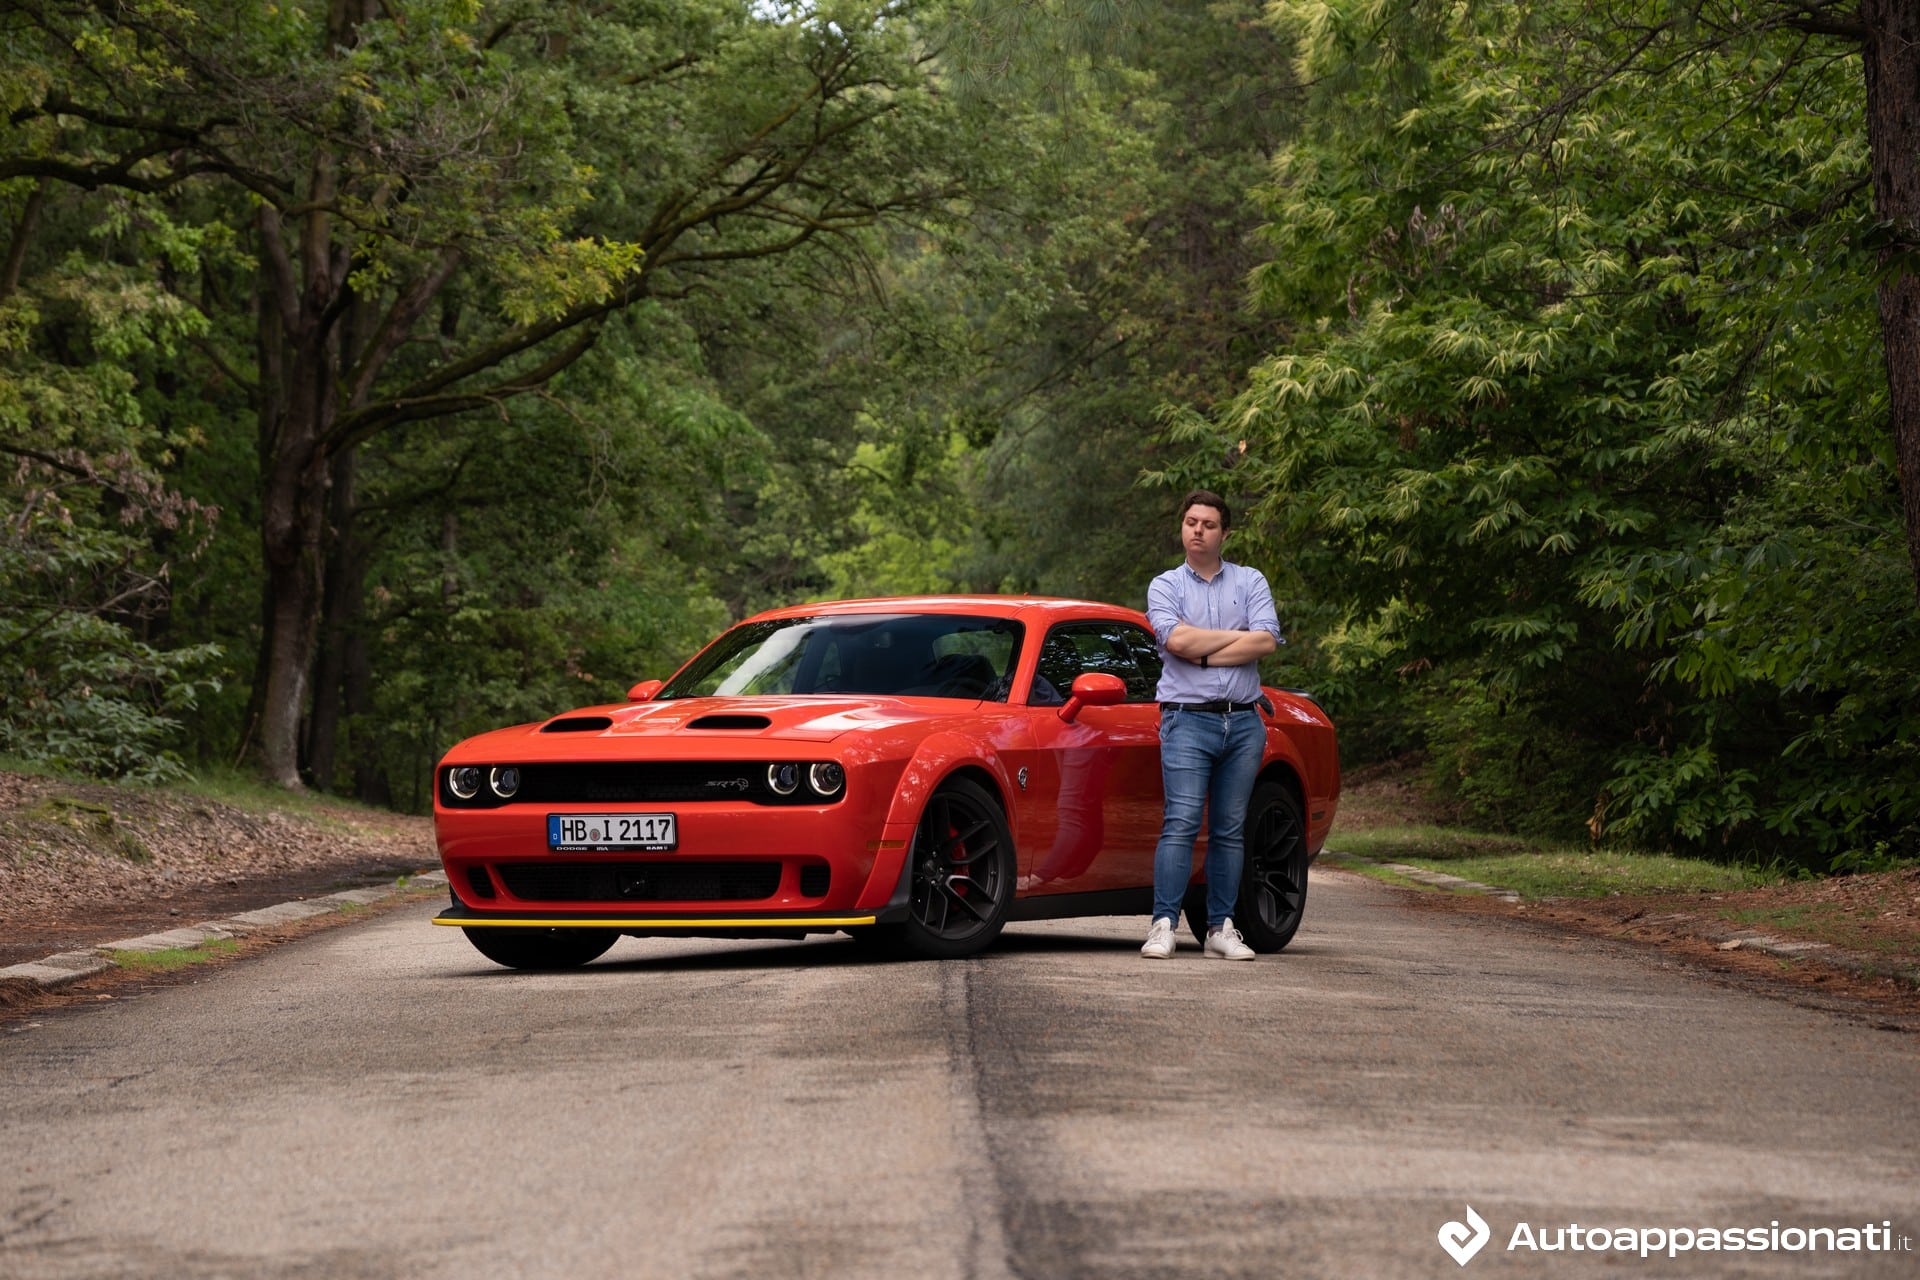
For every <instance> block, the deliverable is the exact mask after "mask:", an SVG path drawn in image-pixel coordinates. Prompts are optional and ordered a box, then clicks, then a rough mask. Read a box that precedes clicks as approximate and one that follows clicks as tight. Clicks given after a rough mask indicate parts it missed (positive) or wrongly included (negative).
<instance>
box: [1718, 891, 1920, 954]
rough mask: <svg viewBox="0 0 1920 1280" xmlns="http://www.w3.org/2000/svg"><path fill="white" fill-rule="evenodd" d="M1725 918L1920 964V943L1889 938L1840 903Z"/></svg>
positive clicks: (1737, 912)
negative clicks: (1919, 962)
mask: <svg viewBox="0 0 1920 1280" xmlns="http://www.w3.org/2000/svg"><path fill="white" fill-rule="evenodd" d="M1720 914H1721V916H1722V917H1724V918H1725V919H1727V920H1729V921H1731V922H1732V923H1734V924H1738V925H1744V926H1746V927H1747V928H1750V929H1760V930H1763V931H1778V932H1781V933H1791V934H1793V935H1795V936H1797V937H1801V938H1808V939H1811V940H1812V941H1814V942H1825V943H1828V944H1830V945H1832V946H1836V947H1845V948H1847V949H1849V950H1852V951H1864V952H1878V953H1880V954H1882V955H1888V956H1893V957H1895V958H1898V959H1901V960H1907V961H1920V939H1901V938H1892V937H1888V936H1886V935H1885V934H1884V933H1882V932H1880V931H1879V930H1877V929H1875V928H1873V927H1872V926H1873V923H1874V922H1873V921H1872V920H1871V919H1862V918H1861V917H1860V916H1859V914H1858V913H1857V912H1855V911H1850V910H1848V909H1847V908H1846V907H1845V906H1842V905H1841V904H1839V903H1837V902H1799V903H1787V904H1783V905H1781V906H1777V907H1747V908H1739V909H1734V910H1725V911H1722V912H1721V913H1720Z"/></svg>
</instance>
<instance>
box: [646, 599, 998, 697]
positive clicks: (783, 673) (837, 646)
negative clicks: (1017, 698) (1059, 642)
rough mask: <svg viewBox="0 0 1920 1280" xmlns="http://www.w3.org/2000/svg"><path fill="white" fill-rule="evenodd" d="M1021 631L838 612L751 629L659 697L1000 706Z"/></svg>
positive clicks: (704, 656) (729, 639)
mask: <svg viewBox="0 0 1920 1280" xmlns="http://www.w3.org/2000/svg"><path fill="white" fill-rule="evenodd" d="M1023 631H1024V628H1023V627H1022V626H1021V625H1020V624H1019V623H1017V622H1013V621H1010V620H1008V619H1006V618H980V617H971V616H968V615H965V614H939V613H901V614H873V613H863V614H839V615H835V616H832V617H821V618H782V619H779V620H777V621H769V622H748V623H743V624H741V625H740V626H737V627H735V628H734V629H733V630H731V631H729V632H727V633H726V634H725V635H723V636H721V637H720V638H719V639H718V640H716V641H714V642H713V643H712V644H711V645H709V646H707V648H706V649H704V650H702V651H701V653H700V656H699V657H697V658H695V659H694V660H693V661H692V662H691V663H689V664H688V665H687V668H686V670H684V671H682V672H681V673H680V674H679V675H677V676H675V677H674V678H673V679H672V680H670V681H669V682H668V683H667V685H666V687H664V688H663V689H661V690H660V692H659V693H658V694H656V695H654V696H655V697H656V698H706V697H749V696H752V695H755V694H796V693H797V694H844V693H855V694H883V695H892V696H903V697H923V698H965V699H967V700H968V701H980V700H983V699H984V700H987V701H992V702H1005V701H1006V700H1007V691H1008V689H1009V688H1010V687H1011V686H1012V684H1013V667H1014V663H1015V662H1016V661H1018V659H1019V657H1020V640H1021V636H1022V633H1023Z"/></svg>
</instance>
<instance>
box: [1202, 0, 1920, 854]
mask: <svg viewBox="0 0 1920 1280" xmlns="http://www.w3.org/2000/svg"><path fill="white" fill-rule="evenodd" d="M1275 12H1276V21H1277V22H1279V23H1280V25H1281V27H1282V29H1283V31H1284V32H1285V34H1286V35H1287V36H1288V37H1289V38H1290V39H1292V40H1293V41H1295V42H1296V44H1297V47H1298V48H1299V50H1300V65H1299V68H1298V74H1299V75H1300V76H1301V78H1302V79H1303V80H1306V81H1310V82H1314V83H1316V84H1318V85H1319V86H1321V93H1322V95H1323V98H1322V101H1321V104H1320V107H1319V110H1317V111H1316V120H1317V122H1318V127H1317V129H1316V130H1315V131H1313V132H1312V133H1310V134H1309V135H1308V136H1306V137H1304V138H1303V139H1302V140H1301V141H1299V142H1298V143H1296V144H1294V145H1293V146H1291V147H1289V148H1287V149H1285V150H1283V151H1282V152H1281V153H1280V156H1279V158H1278V160H1277V162H1276V165H1275V168H1274V175H1273V181H1272V183H1271V185H1270V187H1269V189H1268V192H1267V196H1266V199H1267V201H1268V205H1269V208H1270V211H1271V214H1272V221H1271V223H1270V226H1269V231H1268V233H1267V238H1268V243H1269V246H1270V252H1271V254H1272V261H1271V262H1270V263H1269V264H1268V265H1266V266H1264V267H1263V268H1262V269H1261V271H1260V273H1259V275H1258V278H1257V289H1258V292H1259V296H1260V298H1261V301H1262V303H1263V305H1264V306H1266V307H1268V308H1269V309H1270V310H1271V312H1272V313H1274V314H1276V315H1278V316H1281V317H1285V318H1287V319H1288V320H1291V321H1292V322H1293V324H1294V326H1295V327H1294V328H1293V331H1292V333H1291V335H1290V341H1289V343H1288V344H1287V345H1286V346H1285V347H1284V348H1283V349H1282V350H1281V351H1280V352H1278V353H1276V354H1274V355H1272V356H1270V357H1268V358H1267V359H1266V360H1264V361H1263V362H1261V363H1260V364H1259V365H1258V366H1257V367H1256V368H1255V370H1254V371H1253V374H1252V378H1251V385H1250V386H1249V388H1248V390H1247V391H1246V392H1245V393H1244V394H1243V395H1242V396H1241V398H1240V399H1239V400H1238V401H1237V402H1236V403H1235V404H1234V405H1233V406H1232V407H1231V409H1230V410H1229V411H1228V412H1226V413H1224V414H1222V415H1219V417H1218V418H1217V419H1216V420H1214V421H1212V422H1208V421H1204V420H1201V419H1198V418H1196V417H1188V418H1186V419H1184V420H1182V421H1181V422H1180V423H1179V424H1178V425H1179V432H1180V434H1182V435H1183V436H1184V437H1186V438H1187V439H1189V440H1191V441H1194V442H1196V443H1200V444H1203V445H1204V447H1206V448H1207V449H1209V450H1215V449H1218V448H1219V447H1220V445H1221V442H1222V440H1226V441H1238V440H1246V441H1247V442H1248V443H1249V450H1248V454H1247V458H1246V465H1247V472H1246V475H1247V477H1248V480H1249V482H1250V483H1251V484H1253V485H1256V486H1257V487H1258V488H1259V489H1260V490H1261V491H1262V492H1263V493H1264V495H1265V500H1264V503H1263V507H1262V511H1261V515H1262V516H1263V518H1264V519H1265V521H1266V522H1267V525H1268V528H1269V529H1270V530H1271V532H1272V534H1273V536H1274V538H1275V540H1276V550H1275V554H1276V555H1285V556H1287V557H1288V558H1290V559H1292V560H1293V561H1294V562H1295V563H1297V564H1299V565H1301V566H1302V568H1303V572H1304V573H1305V574H1306V575H1307V577H1308V580H1309V581H1311V582H1312V584H1313V585H1314V589H1315V590H1316V592H1317V593H1318V594H1319V595H1320V596H1321V598H1322V599H1324V600H1327V601H1329V602H1334V603H1336V604H1338V605H1339V606H1340V616H1339V617H1338V618H1337V619H1335V620H1334V621H1332V622H1331V623H1330V625H1329V627H1328V630H1327V648H1328V652H1329V655H1330V664H1331V668H1330V674H1331V675H1332V677H1333V678H1334V680H1335V681H1336V684H1337V685H1338V684H1344V686H1345V688H1347V689H1349V690H1353V691H1356V692H1357V691H1359V690H1362V689H1365V688H1367V687H1368V686H1370V685H1372V686H1377V685H1378V684H1380V683H1381V682H1382V681H1386V682H1392V681H1395V680H1413V679H1420V680H1422V681H1424V683H1425V684H1426V687H1428V688H1429V689H1434V692H1432V693H1430V694H1429V695H1428V697H1427V701H1428V704H1429V705H1430V706H1431V707H1433V709H1434V713H1435V716H1434V719H1433V720H1432V721H1431V722H1430V728H1431V730H1432V734H1433V738H1434V741H1435V744H1436V747H1437V751H1438V755H1439V759H1440V763H1441V765H1442V766H1443V768H1445V769H1448V770H1450V771H1451V773H1452V776H1453V777H1454V779H1455V780H1456V783H1457V784H1458V785H1459V786H1460V788H1461V790H1462V791H1463V793H1464V794H1465V796H1466V798H1467V799H1468V800H1470V801H1475V802H1477V803H1479V805H1480V806H1481V807H1482V809H1483V810H1492V811H1495V812H1499V811H1500V810H1501V809H1502V808H1503V807H1504V808H1505V809H1506V810H1507V811H1508V812H1509V813H1510V814H1513V815H1517V818H1516V820H1518V821H1522V822H1526V821H1531V822H1536V823H1540V822H1544V823H1549V824H1558V825H1560V826H1563V827H1564V826H1568V825H1572V824H1574V823H1577V822H1580V821H1582V820H1585V821H1586V822H1587V823H1588V825H1589V827H1590V829H1591V830H1593V831H1595V832H1596V833H1604V832H1607V831H1610V830H1611V831H1614V832H1619V833H1630V834H1632V835H1634V836H1636V837H1637V838H1641V839H1652V840H1656V841H1659V840H1678V841H1687V842H1696V843H1701V844H1709V845H1714V846H1720V845H1724V844H1727V843H1732V844H1736V845H1741V846H1745V847H1752V846H1753V845H1755V844H1756V843H1760V842H1762V841H1763V840H1765V841H1768V842H1771V843H1772V845H1773V847H1775V848H1777V849H1779V850H1780V851H1782V852H1785V853H1787V854H1788V855H1789V856H1804V857H1806V858H1807V859H1809V860H1813V859H1815V858H1817V857H1819V856H1822V855H1823V854H1829V853H1831V852H1832V851H1834V850H1835V849H1838V848H1841V847H1842V846H1843V845H1846V844H1848V843H1850V842H1857V841H1859V840H1861V839H1869V840H1870V839H1871V838H1873V836H1874V834H1875V833H1878V834H1880V835H1883V836H1884V835H1887V834H1889V833H1895V832H1899V831H1902V830H1906V829H1907V827H1908V824H1911V823H1912V822H1913V821H1914V818H1915V816H1916V813H1917V812H1920V811H1917V810H1916V805H1915V802H1914V801H1913V800H1911V799H1908V798H1906V797H1908V796H1912V795H1914V794H1915V789H1914V786H1913V782H1914V780H1915V777H1916V775H1915V772H1914V760H1913V758H1912V752H1911V749H1910V747H1906V746H1903V745H1902V743H1910V742H1911V741H1912V731H1913V730H1914V728H1915V727H1916V726H1915V725H1914V724H1913V723H1912V718H1911V716H1912V713H1911V712H1910V711H1902V710H1901V708H1903V707H1907V708H1910V707H1912V706H1913V705H1915V704H1914V702H1913V699H1912V692H1913V686H1912V684H1911V681H1910V680H1909V679H1908V678H1907V677H1905V676H1904V675H1900V674H1897V673H1896V672H1897V670H1911V669H1912V667H1913V665H1914V664H1913V662H1912V661H1910V660H1908V661H1905V662H1904V663H1903V662H1902V661H1901V660H1896V661H1894V662H1893V663H1892V664H1891V665H1889V664H1888V663H1887V662H1886V661H1885V654H1886V652H1887V651H1888V647H1889V646H1891V649H1892V651H1893V652H1895V653H1900V654H1903V655H1912V654H1913V653H1914V650H1913V648H1912V646H1913V643H1914V639H1915V637H1914V628H1913V626H1912V625H1911V622H1910V621H1906V622H1903V621H1902V618H1903V617H1906V618H1910V615H1911V613H1912V611H1911V609H1907V610H1904V611H1902V610H1900V609H1898V608H1890V607H1889V605H1888V602H1887V601H1886V599H1885V597H1884V594H1883V593H1884V591H1885V589H1886V585H1887V582H1888V577H1887V575H1886V574H1885V573H1884V572H1882V568H1883V566H1884V565H1885V563H1886V557H1887V556H1888V555H1889V554H1891V555H1893V556H1894V557H1895V558H1896V560H1898V559H1899V558H1901V557H1900V550H1901V548H1900V544H1899V539H1898V536H1897V530H1898V529H1899V527H1900V519H1901V517H1900V489H1899V487H1898V486H1897V485H1896V483H1895V479H1894V477H1895V470H1896V469H1895V460H1894V456H1893V455H1894V453H1895V451H1896V450H1895V444H1896V440H1897V438H1898V435H1899V431H1900V430H1902V429H1903V428H1899V427H1898V426H1897V425H1896V430H1895V431H1894V432H1893V433H1889V432H1888V431H1887V430H1886V429H1885V426H1884V424H1885V423H1886V421H1887V416H1888V406H1889V393H1888V383H1887V380H1886V378H1885V376H1884V371H1883V370H1880V369H1876V368H1874V367H1872V366H1869V365H1865V364H1864V363H1863V362H1862V361H1861V360H1860V358H1859V353H1860V352H1862V351H1866V350H1871V349H1872V346H1873V344H1874V342H1875V340H1876V338H1877V337H1879V336H1880V335H1879V329H1880V326H1879V325H1877V324H1876V317H1875V315H1874V302H1873V299H1874V292H1875V289H1876V287H1877V286H1876V280H1877V278H1879V277H1880V276H1881V274H1882V273H1881V271H1880V269H1879V268H1880V266H1881V263H1880V261H1879V257H1880V255H1879V252H1878V250H1877V249H1876V247H1875V245H1876V243H1877V241H1876V232H1875V228H1876V226H1878V225H1880V224H1881V219H1880V218H1878V217H1877V216H1876V212H1875V210H1874V209H1873V208H1872V207H1871V204H1870V195H1869V182H1868V173H1869V169H1870V167H1871V166H1872V165H1873V164H1876V163H1879V161H1880V157H1878V155H1877V154H1876V153H1874V152H1873V150H1872V148H1870V145H1869V142H1870V138H1869V133H1870V131H1869V130H1868V129H1866V128H1864V127H1863V111H1864V102H1865V87H1864V86H1863V84H1862V82H1861V78H1860V76H1859V74H1858V68H1857V67H1856V66H1854V65H1852V64H1850V63H1849V62H1848V61H1847V60H1845V59H1844V58H1835V57H1821V56H1816V55H1814V54H1812V53H1810V52H1809V48H1808V45H1809V39H1810V38H1809V36H1808V35H1807V34H1806V33H1805V32H1804V31H1802V30H1799V29H1798V27H1800V26H1804V25H1805V24H1796V23H1795V22H1792V21H1788V20H1786V19H1785V18H1784V17H1782V15H1780V14H1775V17H1776V18H1777V19H1780V20H1777V21H1772V22H1759V21H1751V22H1748V23H1746V24H1745V25H1740V24H1728V23H1721V24H1718V25H1713V24H1708V23H1706V21H1705V18H1706V17H1707V16H1708V15H1706V14H1705V13H1704V11H1701V12H1694V14H1693V16H1694V18H1695V19H1697V20H1698V21H1697V22H1696V25H1695V26H1694V27H1693V28H1691V29H1688V28H1685V27H1684V26H1683V25H1681V24H1679V23H1678V22H1677V21H1670V20H1669V11H1668V10H1666V9H1662V10H1660V11H1659V13H1654V12H1652V11H1651V10H1649V11H1648V12H1647V13H1646V14H1645V15H1642V16H1643V17H1644V19H1645V20H1644V21H1643V22H1640V23H1638V24H1637V25H1636V24H1635V23H1634V21H1633V18H1634V15H1635V14H1636V13H1637V12H1638V11H1637V10H1635V9H1633V8H1632V7H1630V6H1611V7H1608V8H1605V9H1604V10H1589V9H1586V8H1583V7H1581V6H1579V5H1571V4H1570V5H1564V6H1560V5H1532V6H1526V7H1520V8H1506V7H1495V6H1469V7H1465V8H1456V9H1453V10H1448V11H1446V12H1445V13H1444V14H1440V13H1438V12H1435V13H1432V14H1429V13H1427V12H1426V11H1423V10H1409V9H1402V8H1395V9H1392V10H1390V11H1388V16H1389V17H1392V18H1394V19H1396V20H1395V21H1390V22H1387V23H1384V24H1383V23H1382V22H1381V21H1380V20H1379V19H1380V17H1381V11H1380V10H1378V9H1377V7H1374V6H1368V5H1352V6H1345V5H1332V6H1328V5H1318V4H1316V5H1311V6H1309V5H1305V4H1300V5H1283V6H1281V7H1279V8H1278V9H1277V10H1276V11H1275ZM1636 33H1637V35H1636ZM1659 49H1665V50H1666V56H1665V57H1661V58H1657V57H1656V56H1655V55H1654V53H1653V52H1652V51H1655V50H1659ZM1615 55H1618V56H1615ZM1881 318H1884V317H1881ZM1896 394H1897V393H1896ZM1810 471H1811V472H1815V473H1817V474H1819V475H1820V476H1821V480H1820V481H1819V482H1818V483H1817V484H1810V483H1809V481H1808V475H1809V472H1810ZM1860 566H1868V567H1870V568H1871V572H1869V573H1868V574H1866V576H1865V583H1867V584H1870V585H1863V586H1862V587H1861V588H1860V594H1856V595H1855V596H1854V598H1853V599H1852V600H1851V601H1850V602H1848V607H1845V608H1841V607H1838V602H1836V601H1834V600H1832V599H1831V598H1830V597H1828V596H1826V595H1825V592H1826V590H1827V588H1828V587H1830V585H1831V583H1832V581H1833V579H1834V576H1835V575H1839V574H1843V573H1851V572H1853V571H1854V570H1856V569H1857V568H1858V567H1860ZM1770 574H1779V575H1781V576H1782V578H1784V579H1786V580H1785V581H1782V582H1779V583H1775V582H1774V580H1773V578H1772V577H1771V576H1770ZM1755 579H1760V580H1762V581H1763V582H1764V583H1765V584H1766V585H1764V586H1760V587H1759V588H1758V589H1756V587H1755V582H1754V580H1755ZM1903 579H1904V580H1905V581H1906V582H1907V583H1908V585H1909V586H1910V585H1911V575H1910V574H1907V575H1896V577H1895V581H1900V580H1903ZM1909 594H1910V593H1909ZM1861 628H1873V629H1861ZM1782 634H1785V635H1787V636H1790V637H1792V639H1791V640H1790V641H1787V642H1784V643H1783V642H1781V641H1780V639H1779V637H1780V636H1781V635H1782ZM1876 651H1878V653H1879V655H1880V656H1879V657H1878V658H1876V657H1875V653H1876ZM1435 686H1438V688H1437V689H1435ZM1783 749H1784V752H1783ZM1850 774H1855V775H1861V776H1860V778H1859V781H1858V782H1857V784H1855V783H1849V782H1848V781H1846V779H1847V778H1848V776H1849V775H1850ZM1609 778H1610V780H1609V781H1605V782H1601V781H1600V780H1602V779H1609Z"/></svg>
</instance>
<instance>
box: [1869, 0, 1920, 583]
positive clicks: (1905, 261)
mask: <svg viewBox="0 0 1920 1280" xmlns="http://www.w3.org/2000/svg"><path fill="white" fill-rule="evenodd" d="M1860 17H1861V20H1862V22H1863V24H1864V25H1865V26H1866V29H1867V39H1866V47H1865V55H1866V56H1865V58H1864V59H1863V61H1864V62H1865V66H1866V78H1867V147H1868V154H1869V155H1870V156H1871V157H1872V166H1873V207H1874V212H1875V213H1877V214H1878V215H1879V216H1880V218H1881V220H1882V221H1884V222H1886V223H1888V224H1890V225H1891V226H1892V228H1893V232H1894V239H1893V243H1892V244H1890V245H1888V246H1887V247H1886V249H1884V250H1883V251H1882V257H1881V262H1882V265H1883V266H1886V267H1889V268H1891V269H1890V270H1888V272H1887V274H1886V276H1885V278H1884V279H1882V280H1881V282H1880V334H1881V340H1882V345H1883V346H1884V347H1885V349H1886V358H1887V406H1888V416H1889V418H1890V420H1891V422H1890V425H1891V426H1892V429H1893V446H1894V456H1895V457H1896V458H1897V459H1898V461H1899V466H1900V501H1901V505H1902V507H1903V508H1904V509H1905V512H1906V522H1907V556H1908V558H1909V559H1910V560H1911V561H1912V564H1913V581H1914V600H1915V603H1916V604H1917V605H1920V274H1916V273H1915V272H1914V271H1913V269H1912V266H1911V263H1912V260H1913V255H1915V254H1920V151H1917V150H1916V148H1915V139H1916V138H1920V5H1917V4H1915V3H1913V0H1862V3H1861V6H1860Z"/></svg>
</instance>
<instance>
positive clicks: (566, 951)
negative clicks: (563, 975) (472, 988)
mask: <svg viewBox="0 0 1920 1280" xmlns="http://www.w3.org/2000/svg"><path fill="white" fill-rule="evenodd" d="M460 932H462V933H464V934H466V935H467V941H468V942H471V943H472V944H473V949H474V950H475V951H478V952H479V953H480V954H481V955H483V956H485V957H486V958H487V959H489V960H491V961H493V962H494V963H495V964H503V965H505V966H506V967H507V968H509V969H578V968H579V967H580V966H581V965H583V964H586V963H587V962H588V961H590V960H598V959H599V958H600V957H601V956H603V955H605V954H606V952H607V948H608V947H611V946H612V945H613V944H614V943H615V942H617V941H619V939H620V931H619V930H617V929H517V928H511V927H499V928H493V927H490V928H482V929H462V930H461V931H460Z"/></svg>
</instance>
